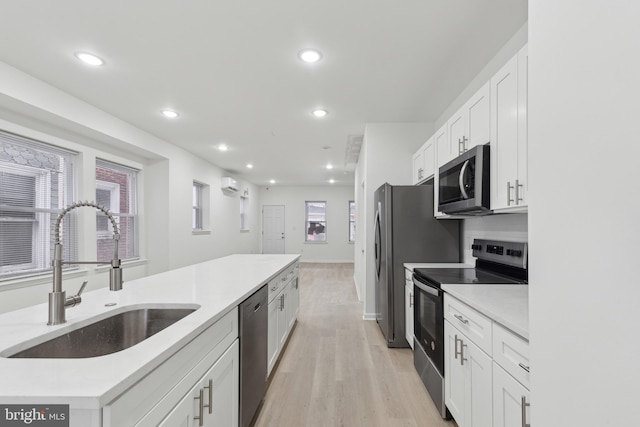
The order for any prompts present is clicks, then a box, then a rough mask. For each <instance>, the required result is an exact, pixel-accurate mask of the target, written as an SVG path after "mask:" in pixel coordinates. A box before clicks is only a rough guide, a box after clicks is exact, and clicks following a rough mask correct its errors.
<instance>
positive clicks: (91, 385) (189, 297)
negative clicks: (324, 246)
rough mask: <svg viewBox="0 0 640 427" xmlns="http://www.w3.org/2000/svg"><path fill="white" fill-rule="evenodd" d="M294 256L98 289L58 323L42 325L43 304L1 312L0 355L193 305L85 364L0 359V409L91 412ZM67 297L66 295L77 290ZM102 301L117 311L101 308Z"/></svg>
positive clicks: (222, 264)
mask: <svg viewBox="0 0 640 427" xmlns="http://www.w3.org/2000/svg"><path fill="white" fill-rule="evenodd" d="M298 258H299V255H248V254H247V255H230V256H227V257H223V258H218V259H215V260H211V261H207V262H203V263H200V264H195V265H191V266H187V267H183V268H179V269H176V270H171V271H168V272H165V273H161V274H156V275H153V276H147V277H144V278H141V279H136V280H132V281H129V282H125V283H124V287H123V290H121V291H118V292H111V291H109V290H108V285H107V284H106V283H105V288H104V289H99V290H95V291H92V292H87V293H84V294H83V295H82V303H81V304H80V305H79V306H76V307H73V308H68V309H67V313H66V314H67V323H65V324H62V325H56V326H47V325H46V323H47V312H48V311H47V310H48V307H47V304H39V305H36V306H32V307H27V308H24V309H21V310H16V311H13V312H9V313H4V314H1V315H0V356H7V355H10V354H14V353H16V352H18V351H20V350H23V349H25V348H28V347H30V346H32V345H34V344H38V343H40V342H43V341H46V340H47V339H50V338H54V337H56V336H59V335H63V334H64V333H66V332H68V331H70V330H73V329H77V328H78V327H81V326H84V325H86V324H89V323H93V321H95V320H97V319H101V318H105V317H109V316H110V315H112V314H115V313H118V312H121V311H125V310H127V309H130V308H135V307H139V306H141V305H144V306H148V305H152V306H154V307H185V308H186V307H198V306H199V308H198V310H196V311H195V312H193V313H191V314H190V315H188V316H187V317H185V318H183V319H181V320H180V321H178V322H176V323H175V324H173V325H171V326H169V327H167V328H166V329H164V330H162V331H160V332H158V333H157V334H155V335H153V336H152V337H150V338H148V339H146V340H144V341H142V342H141V343H139V344H137V345H135V346H133V347H130V348H128V349H125V350H123V351H120V352H117V353H113V354H109V355H105V356H99V357H94V358H86V359H9V358H7V357H0V377H1V378H2V380H0V399H1V401H2V402H3V403H4V404H9V403H33V404H38V403H50V404H56V403H59V404H70V405H72V406H73V407H75V408H87V409H97V408H99V407H101V406H103V405H105V404H107V403H109V402H110V401H111V400H113V399H114V398H115V397H117V396H118V395H119V394H120V393H122V392H124V391H125V390H126V389H128V388H129V387H131V386H132V385H133V384H135V383H136V382H137V381H139V380H140V378H142V377H143V376H144V375H146V374H148V373H149V372H151V371H152V370H153V369H154V368H156V367H157V366H158V365H160V364H161V363H162V362H163V361H164V360H166V359H167V358H168V357H169V356H171V355H172V354H173V353H175V352H176V351H178V350H179V349H180V348H182V347H183V346H184V345H185V344H187V343H188V342H189V341H191V340H192V339H194V338H195V337H196V336H197V335H198V334H200V333H201V332H202V331H204V330H205V329H206V328H207V327H209V326H210V325H212V324H213V323H215V322H216V321H217V320H218V319H220V318H221V317H222V316H224V315H225V314H226V313H228V312H230V311H232V310H234V309H235V308H236V306H237V305H238V304H239V303H241V302H242V301H243V300H244V299H246V298H247V297H248V296H250V295H251V294H252V293H253V292H255V291H256V290H258V289H259V288H260V287H261V286H262V285H264V284H266V283H267V282H268V281H269V280H271V279H272V278H273V277H275V276H276V275H277V274H278V273H279V271H280V270H282V269H284V268H286V267H288V266H289V265H291V264H292V263H294V262H295V261H296V260H297V259H298ZM125 275H126V270H125ZM64 288H65V286H64V283H63V289H64ZM66 291H67V294H68V295H70V294H72V293H73V292H75V291H76V289H66ZM43 298H44V296H43ZM107 303H115V304H116V305H115V306H110V307H106V306H105V304H107ZM45 336H46V337H45Z"/></svg>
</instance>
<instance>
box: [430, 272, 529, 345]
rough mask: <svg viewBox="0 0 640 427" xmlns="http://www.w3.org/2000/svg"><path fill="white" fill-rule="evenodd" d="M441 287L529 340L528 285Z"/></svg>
mask: <svg viewBox="0 0 640 427" xmlns="http://www.w3.org/2000/svg"><path fill="white" fill-rule="evenodd" d="M442 290H444V291H445V292H446V293H448V294H450V295H451V296H453V297H455V298H457V299H459V300H460V301H462V302H464V303H466V304H468V305H470V306H471V307H473V308H475V309H476V310H478V311H479V312H480V313H482V314H484V315H485V316H487V317H490V318H491V319H493V320H494V321H496V322H498V323H500V324H501V325H503V326H504V327H505V328H507V329H510V330H511V331H513V332H514V333H516V334H518V335H520V336H521V337H523V338H525V339H526V340H529V286H528V285H484V284H483V285H442Z"/></svg>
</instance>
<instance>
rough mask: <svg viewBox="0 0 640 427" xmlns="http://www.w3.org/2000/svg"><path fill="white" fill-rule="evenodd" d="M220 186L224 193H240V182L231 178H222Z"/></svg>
mask: <svg viewBox="0 0 640 427" xmlns="http://www.w3.org/2000/svg"><path fill="white" fill-rule="evenodd" d="M220 186H221V187H222V190H224V191H232V192H234V193H235V192H237V191H238V181H236V180H235V179H233V178H231V177H229V176H224V177H222V179H221V180H220Z"/></svg>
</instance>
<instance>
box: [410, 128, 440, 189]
mask: <svg viewBox="0 0 640 427" xmlns="http://www.w3.org/2000/svg"><path fill="white" fill-rule="evenodd" d="M435 167H436V164H435V146H434V144H433V136H432V137H431V138H429V139H428V140H427V142H425V143H424V144H422V146H421V147H420V148H418V151H416V152H415V153H414V155H413V181H412V182H413V184H414V185H415V184H420V183H422V182H424V181H426V180H427V179H429V178H431V177H432V176H433V172H434V170H435Z"/></svg>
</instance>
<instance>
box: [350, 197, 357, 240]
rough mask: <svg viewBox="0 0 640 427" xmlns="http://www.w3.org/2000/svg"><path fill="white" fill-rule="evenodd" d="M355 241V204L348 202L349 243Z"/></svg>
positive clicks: (351, 201)
mask: <svg viewBox="0 0 640 427" xmlns="http://www.w3.org/2000/svg"><path fill="white" fill-rule="evenodd" d="M355 241H356V202H354V201H353V200H350V201H349V243H354V242H355Z"/></svg>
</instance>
